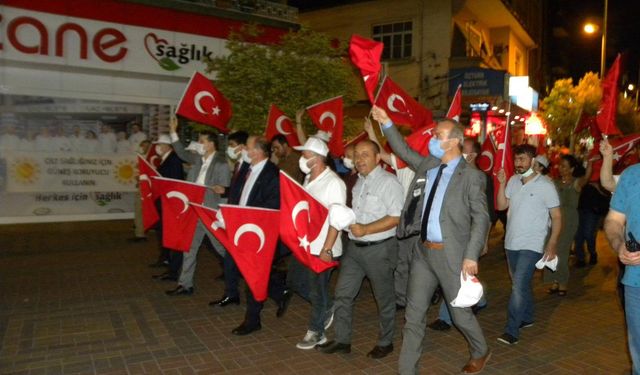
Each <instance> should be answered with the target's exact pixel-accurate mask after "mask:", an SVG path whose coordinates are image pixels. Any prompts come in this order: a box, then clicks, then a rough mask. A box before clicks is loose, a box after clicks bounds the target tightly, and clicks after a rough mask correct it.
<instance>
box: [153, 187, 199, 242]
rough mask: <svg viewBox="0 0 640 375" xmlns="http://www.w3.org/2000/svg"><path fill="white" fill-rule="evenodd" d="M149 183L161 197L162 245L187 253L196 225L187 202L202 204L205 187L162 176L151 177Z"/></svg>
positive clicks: (195, 216)
mask: <svg viewBox="0 0 640 375" xmlns="http://www.w3.org/2000/svg"><path fill="white" fill-rule="evenodd" d="M153 182H154V185H155V186H156V187H155V188H156V189H157V191H158V193H159V194H160V199H162V245H163V246H164V247H168V248H169V249H174V250H178V251H184V252H188V251H189V248H190V247H191V241H192V240H193V235H194V234H195V232H196V226H197V224H198V216H197V215H196V213H195V212H194V211H193V210H190V209H189V203H197V204H202V202H203V201H204V193H205V191H206V189H207V188H206V187H205V186H203V185H198V184H194V183H192V182H186V181H180V180H174V179H171V178H164V177H153Z"/></svg>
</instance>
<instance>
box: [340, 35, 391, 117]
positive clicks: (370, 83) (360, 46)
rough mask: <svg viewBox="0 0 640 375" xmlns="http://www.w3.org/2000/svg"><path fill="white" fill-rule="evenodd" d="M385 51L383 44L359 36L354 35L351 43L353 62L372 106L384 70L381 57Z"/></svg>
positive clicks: (350, 51) (350, 52)
mask: <svg viewBox="0 0 640 375" xmlns="http://www.w3.org/2000/svg"><path fill="white" fill-rule="evenodd" d="M383 49H384V44H383V43H381V42H376V41H375V40H371V39H367V38H363V37H361V36H360V35H357V34H353V35H352V36H351V41H350V42H349V56H350V57H351V62H352V63H353V65H355V66H357V67H358V69H360V74H361V75H362V80H363V81H364V88H365V91H366V92H367V96H368V97H369V101H370V102H371V103H372V104H373V103H374V102H375V96H376V94H375V92H376V87H378V82H379V81H380V70H381V69H382V65H381V64H380V57H381V56H382V50H383Z"/></svg>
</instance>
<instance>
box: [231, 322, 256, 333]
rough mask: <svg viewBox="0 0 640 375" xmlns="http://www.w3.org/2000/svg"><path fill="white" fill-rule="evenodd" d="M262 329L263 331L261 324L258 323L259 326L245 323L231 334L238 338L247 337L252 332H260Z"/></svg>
mask: <svg viewBox="0 0 640 375" xmlns="http://www.w3.org/2000/svg"><path fill="white" fill-rule="evenodd" d="M260 329H262V325H260V323H258V324H257V325H249V323H247V322H246V321H244V322H242V324H240V325H239V326H237V327H236V328H234V329H233V331H231V333H233V334H234V335H236V336H246V335H248V334H250V333H252V332H255V331H259V330H260Z"/></svg>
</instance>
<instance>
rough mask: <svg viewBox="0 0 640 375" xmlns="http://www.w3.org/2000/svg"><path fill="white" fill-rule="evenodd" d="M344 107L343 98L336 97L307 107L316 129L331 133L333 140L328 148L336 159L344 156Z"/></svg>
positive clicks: (331, 139) (330, 140)
mask: <svg viewBox="0 0 640 375" xmlns="http://www.w3.org/2000/svg"><path fill="white" fill-rule="evenodd" d="M342 107H343V102H342V96H336V97H335V98H331V99H327V100H325V101H322V102H320V103H316V104H314V105H312V106H309V107H307V113H308V114H309V117H310V118H311V121H313V123H314V124H315V125H316V127H317V128H318V129H320V130H322V131H324V132H327V133H329V136H330V137H331V138H330V139H329V143H328V144H327V146H329V151H330V152H331V154H332V155H333V156H336V157H339V156H342V155H344V143H342V133H343V132H344V123H343V116H342Z"/></svg>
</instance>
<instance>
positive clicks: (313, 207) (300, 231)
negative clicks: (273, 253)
mask: <svg viewBox="0 0 640 375" xmlns="http://www.w3.org/2000/svg"><path fill="white" fill-rule="evenodd" d="M280 213H281V215H280V238H281V239H282V242H284V244H285V245H287V247H288V248H289V249H290V250H291V252H292V253H293V255H294V256H295V257H296V259H298V260H299V261H300V263H302V264H304V265H305V266H307V267H309V268H310V269H311V270H313V271H314V272H316V273H320V272H322V271H325V270H327V269H329V268H331V267H335V266H337V265H338V263H337V262H324V261H322V260H321V259H320V258H319V257H318V255H319V254H320V252H321V251H322V247H323V245H324V241H325V240H326V238H327V233H328V232H329V209H328V208H327V207H325V206H324V205H323V204H322V203H320V202H318V201H317V200H316V199H315V198H314V197H313V196H312V195H311V194H309V193H308V192H307V191H306V190H304V188H303V187H302V186H300V184H298V183H297V182H295V181H294V180H293V179H292V178H291V177H289V176H288V175H287V174H286V173H284V172H282V171H280Z"/></svg>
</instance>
